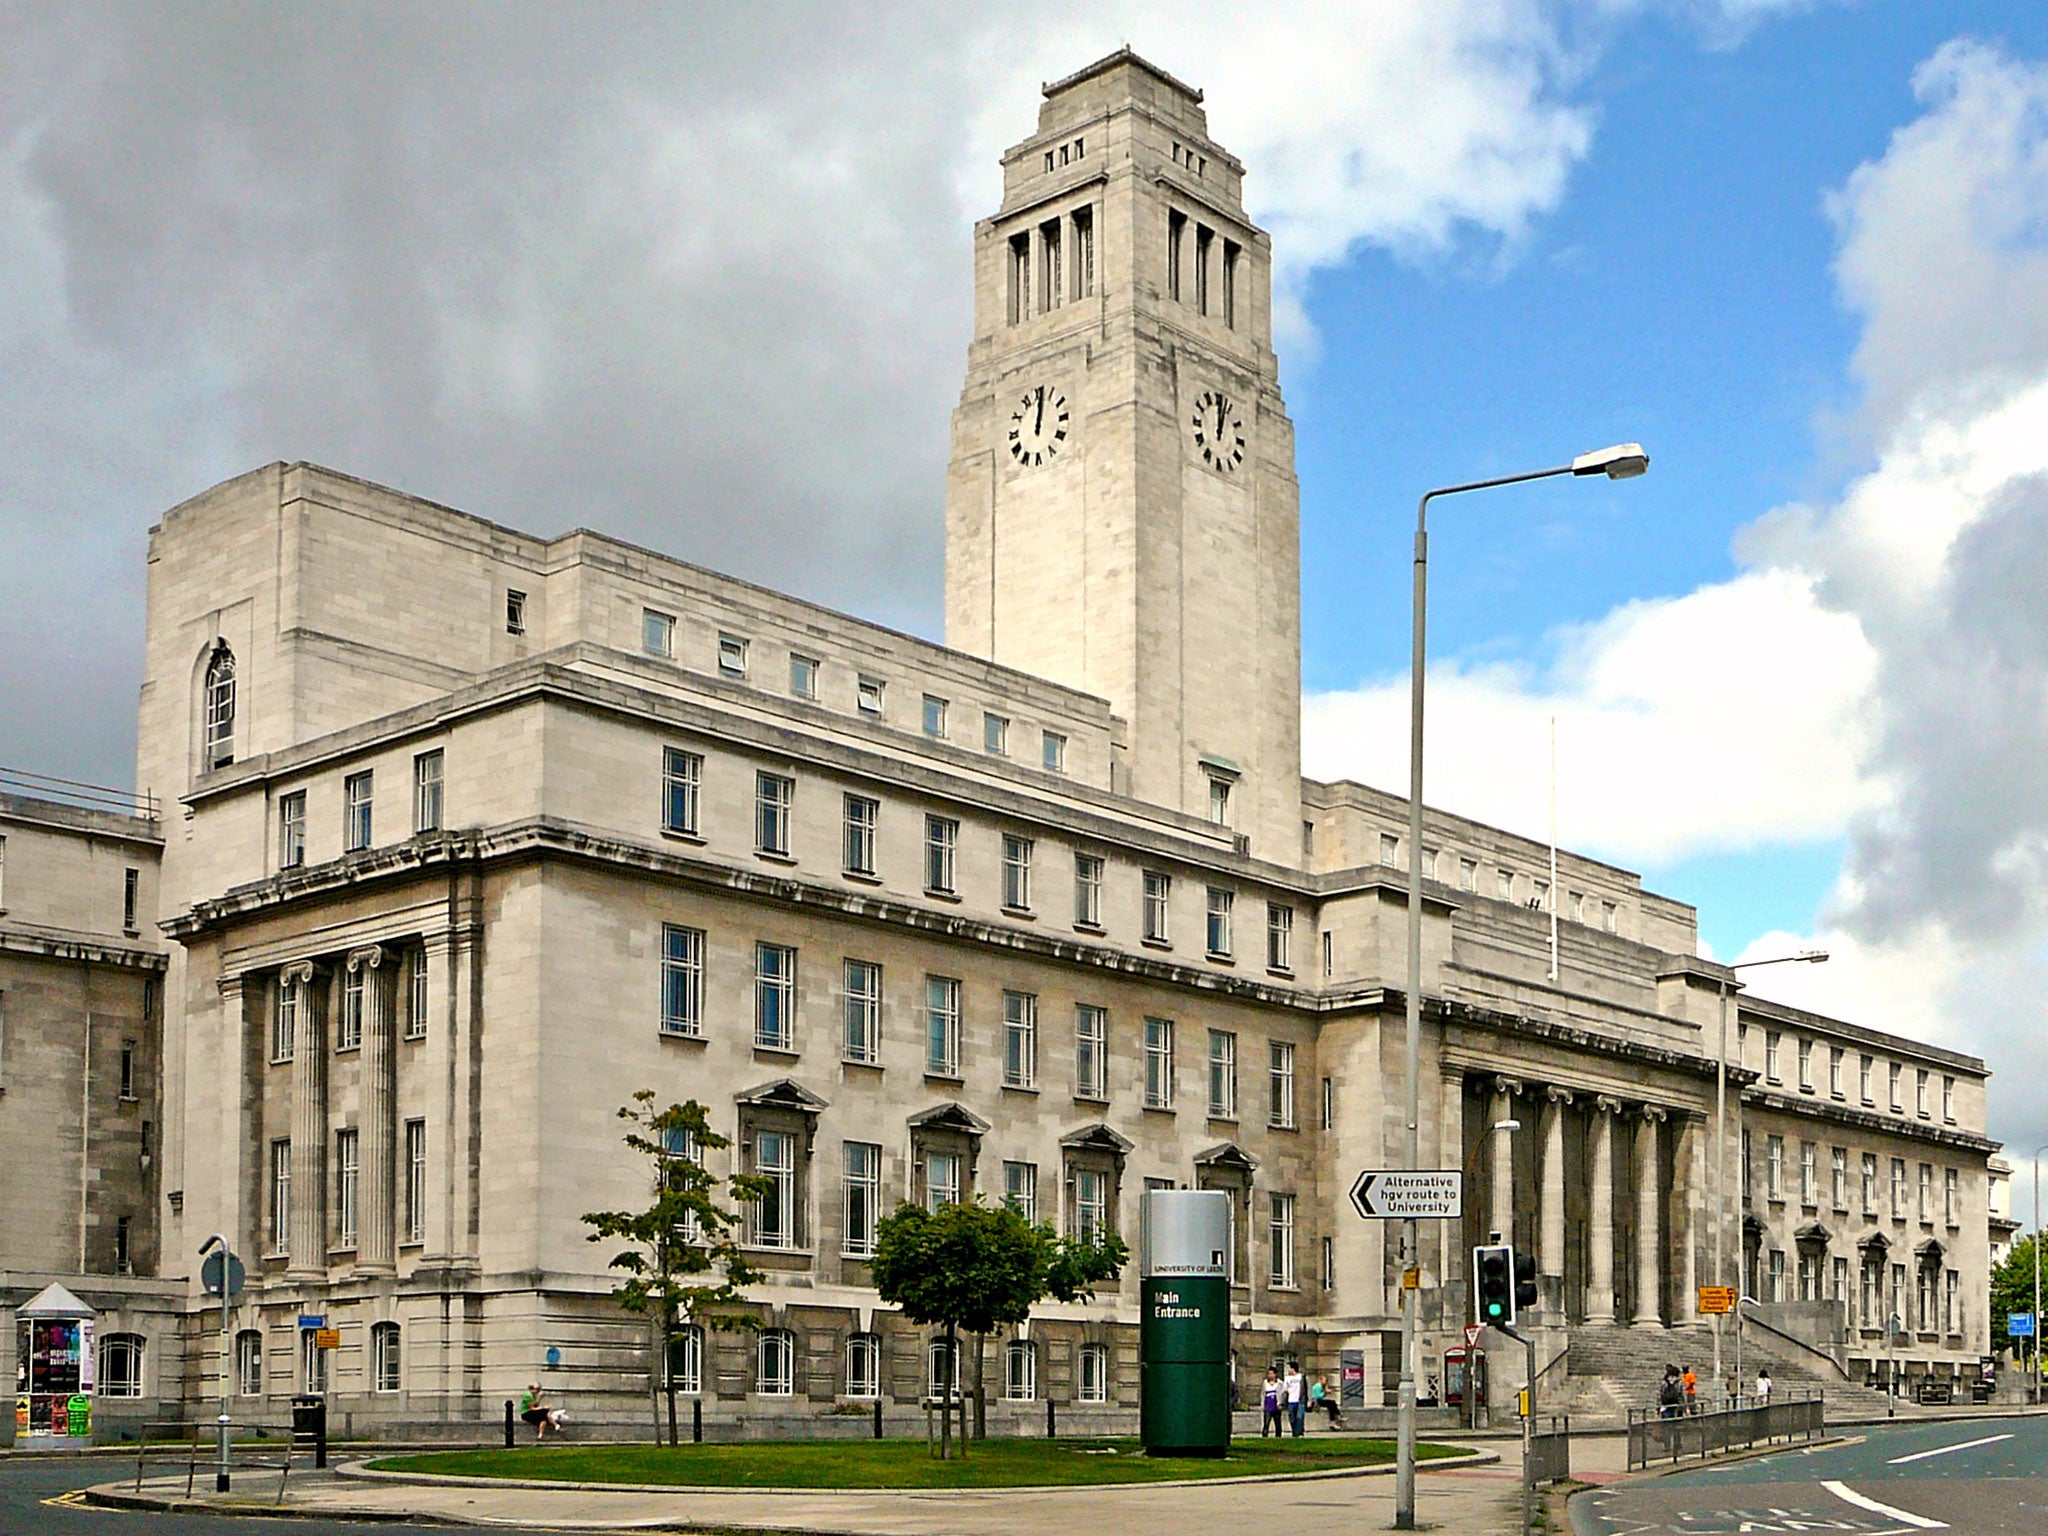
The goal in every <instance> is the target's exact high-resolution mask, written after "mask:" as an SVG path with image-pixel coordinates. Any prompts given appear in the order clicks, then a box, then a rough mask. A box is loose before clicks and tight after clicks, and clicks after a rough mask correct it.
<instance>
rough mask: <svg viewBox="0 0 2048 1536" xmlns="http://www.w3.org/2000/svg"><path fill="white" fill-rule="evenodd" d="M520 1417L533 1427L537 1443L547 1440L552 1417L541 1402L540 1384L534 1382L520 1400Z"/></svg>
mask: <svg viewBox="0 0 2048 1536" xmlns="http://www.w3.org/2000/svg"><path fill="white" fill-rule="evenodd" d="M519 1417H520V1418H521V1419H523V1420H524V1421H525V1422H527V1423H528V1424H531V1425H532V1426H533V1438H534V1439H535V1440H536V1441H540V1440H545V1439H546V1438H547V1433H548V1429H549V1426H550V1422H551V1417H552V1416H551V1415H550V1414H549V1413H548V1410H547V1408H546V1407H545V1406H544V1405H543V1404H542V1403H541V1400H540V1383H539V1382H537V1381H536V1382H534V1383H533V1384H532V1385H530V1386H529V1387H528V1388H527V1389H526V1391H525V1392H524V1393H522V1394H521V1395H520V1398H519Z"/></svg>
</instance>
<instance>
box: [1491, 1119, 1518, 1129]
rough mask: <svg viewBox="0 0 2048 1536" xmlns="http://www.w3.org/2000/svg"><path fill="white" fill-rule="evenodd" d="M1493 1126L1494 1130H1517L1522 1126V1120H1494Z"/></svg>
mask: <svg viewBox="0 0 2048 1536" xmlns="http://www.w3.org/2000/svg"><path fill="white" fill-rule="evenodd" d="M1493 1128H1494V1129H1495V1130H1496V1131H1519V1130H1520V1129H1521V1128H1522V1122H1521V1121H1519V1120H1496V1121H1494V1122H1493Z"/></svg>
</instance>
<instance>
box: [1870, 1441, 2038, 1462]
mask: <svg viewBox="0 0 2048 1536" xmlns="http://www.w3.org/2000/svg"><path fill="white" fill-rule="evenodd" d="M2011 1438H2012V1436H2011V1435H1986V1436H1985V1437H1984V1438H1983V1439H1982V1440H1964V1441H1962V1442H1960V1443H1959V1444H1956V1445H1937V1446H1936V1447H1935V1448H1934V1449H1933V1450H1931V1451H1915V1452H1914V1453H1913V1454H1912V1455H1910V1456H1894V1457H1893V1458H1892V1459H1891V1460H1890V1461H1888V1462H1886V1463H1885V1465H1886V1466H1888V1467H1900V1466H1904V1465H1905V1464H1906V1463H1907V1462H1909V1461H1925V1460H1926V1459H1927V1458H1928V1457H1930V1456H1946V1455H1947V1454H1948V1453H1949V1452H1950V1451H1967V1450H1970V1449H1972V1448H1974V1447H1976V1446H1980V1445H1996V1444H1998V1442H1999V1441H2001V1440H2010V1439H2011Z"/></svg>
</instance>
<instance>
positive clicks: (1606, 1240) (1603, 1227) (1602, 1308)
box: [1586, 1094, 1621, 1323]
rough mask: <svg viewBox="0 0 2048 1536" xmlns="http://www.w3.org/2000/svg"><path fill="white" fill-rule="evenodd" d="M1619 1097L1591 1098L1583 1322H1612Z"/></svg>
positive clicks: (1603, 1096) (1602, 1096)
mask: <svg viewBox="0 0 2048 1536" xmlns="http://www.w3.org/2000/svg"><path fill="white" fill-rule="evenodd" d="M1620 1112H1621V1100H1619V1099H1610V1098H1608V1097H1607V1096H1606V1095H1604V1094H1603V1095H1601V1096H1600V1097H1598V1098H1596V1099H1594V1101H1593V1201H1592V1204H1593V1219H1592V1223H1591V1225H1592V1233H1591V1238H1592V1241H1591V1244H1590V1252H1588V1254H1587V1255H1586V1270H1587V1275H1586V1321H1587V1322H1589V1323H1611V1322H1613V1321H1614V1117H1615V1116H1616V1115H1617V1114H1619V1113H1620Z"/></svg>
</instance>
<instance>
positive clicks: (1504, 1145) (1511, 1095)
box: [1492, 1077, 1522, 1243]
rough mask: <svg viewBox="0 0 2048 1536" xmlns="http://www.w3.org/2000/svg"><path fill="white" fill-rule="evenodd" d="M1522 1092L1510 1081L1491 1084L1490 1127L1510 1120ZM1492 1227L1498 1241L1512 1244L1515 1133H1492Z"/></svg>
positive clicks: (1498, 1080) (1505, 1079) (1505, 1078)
mask: <svg viewBox="0 0 2048 1536" xmlns="http://www.w3.org/2000/svg"><path fill="white" fill-rule="evenodd" d="M1521 1091H1522V1085H1521V1084H1520V1083H1518V1082H1516V1081H1515V1079H1513V1078H1511V1077H1497V1078H1495V1079H1494V1080H1493V1125H1494V1126H1495V1127H1499V1125H1500V1124H1501V1122H1502V1121H1503V1120H1511V1119H1513V1118H1514V1114H1515V1095H1516V1094H1518V1093H1520V1092H1521ZM1492 1212H1493V1225H1494V1229H1495V1230H1496V1231H1498V1232H1499V1233H1500V1240H1501V1241H1502V1242H1504V1243H1512V1242H1513V1241H1514V1240H1515V1133H1514V1132H1513V1131H1509V1130H1501V1129H1495V1130H1494V1132H1493V1207H1492Z"/></svg>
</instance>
